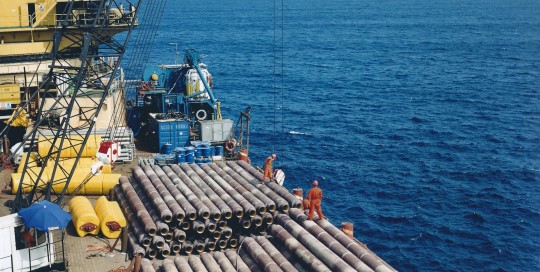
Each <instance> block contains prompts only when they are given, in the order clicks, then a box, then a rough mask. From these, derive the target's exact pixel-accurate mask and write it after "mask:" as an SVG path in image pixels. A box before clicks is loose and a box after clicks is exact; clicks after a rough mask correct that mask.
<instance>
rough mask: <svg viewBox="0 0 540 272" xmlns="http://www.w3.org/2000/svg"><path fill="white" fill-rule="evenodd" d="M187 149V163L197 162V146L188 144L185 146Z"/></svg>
mask: <svg viewBox="0 0 540 272" xmlns="http://www.w3.org/2000/svg"><path fill="white" fill-rule="evenodd" d="M184 149H185V150H186V156H185V161H186V162H187V163H194V162H195V147H193V146H188V147H185V148H184Z"/></svg>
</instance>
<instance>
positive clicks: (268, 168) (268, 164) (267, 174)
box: [263, 154, 277, 181]
mask: <svg viewBox="0 0 540 272" xmlns="http://www.w3.org/2000/svg"><path fill="white" fill-rule="evenodd" d="M276 158H277V156H276V154H272V155H270V156H268V158H266V161H265V162H264V175H263V180H264V181H272V178H273V171H272V163H273V162H274V160H275V159H276Z"/></svg>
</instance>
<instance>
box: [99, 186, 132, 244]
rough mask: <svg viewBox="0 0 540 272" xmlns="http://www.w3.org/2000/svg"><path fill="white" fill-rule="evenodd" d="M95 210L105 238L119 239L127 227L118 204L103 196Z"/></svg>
mask: <svg viewBox="0 0 540 272" xmlns="http://www.w3.org/2000/svg"><path fill="white" fill-rule="evenodd" d="M94 210H95V211H96V214H97V216H98V218H99V221H100V222H101V223H100V226H99V227H100V229H101V233H103V236H105V237H107V238H112V239H114V238H118V237H119V236H120V232H121V230H122V227H125V226H126V225H127V222H126V218H125V217H124V214H122V210H121V209H120V206H119V205H118V202H116V201H108V200H107V198H106V197H105V196H101V197H100V198H98V200H97V201H96V204H95V205H94Z"/></svg>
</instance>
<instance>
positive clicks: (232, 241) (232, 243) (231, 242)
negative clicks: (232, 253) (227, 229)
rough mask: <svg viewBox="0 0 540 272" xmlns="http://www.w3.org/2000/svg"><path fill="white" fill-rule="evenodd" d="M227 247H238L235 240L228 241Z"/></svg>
mask: <svg viewBox="0 0 540 272" xmlns="http://www.w3.org/2000/svg"><path fill="white" fill-rule="evenodd" d="M229 245H230V246H231V247H237V246H238V240H237V239H236V238H232V239H230V240H229Z"/></svg>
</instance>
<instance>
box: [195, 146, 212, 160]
mask: <svg viewBox="0 0 540 272" xmlns="http://www.w3.org/2000/svg"><path fill="white" fill-rule="evenodd" d="M198 150H200V151H201V156H203V157H210V156H212V152H211V150H210V147H209V146H206V145H200V146H199V149H198Z"/></svg>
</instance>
